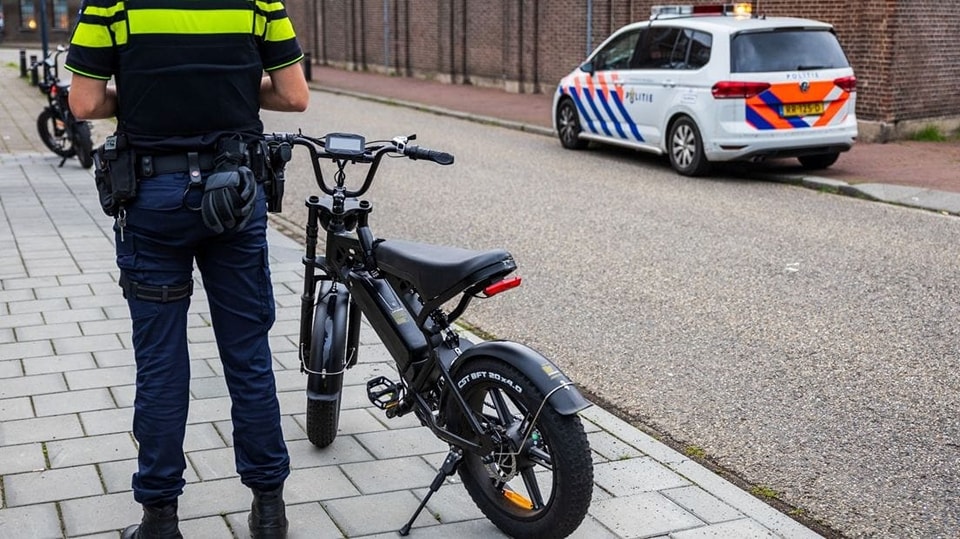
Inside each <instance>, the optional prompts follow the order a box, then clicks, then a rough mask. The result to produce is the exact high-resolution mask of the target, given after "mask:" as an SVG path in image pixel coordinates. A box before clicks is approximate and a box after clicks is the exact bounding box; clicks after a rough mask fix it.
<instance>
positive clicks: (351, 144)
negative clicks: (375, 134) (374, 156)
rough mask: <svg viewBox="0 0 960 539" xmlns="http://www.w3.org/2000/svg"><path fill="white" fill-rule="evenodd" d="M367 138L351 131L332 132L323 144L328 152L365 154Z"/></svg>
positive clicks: (348, 154)
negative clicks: (350, 132)
mask: <svg viewBox="0 0 960 539" xmlns="http://www.w3.org/2000/svg"><path fill="white" fill-rule="evenodd" d="M365 144H366V140H364V138H363V137H362V136H360V135H353V134H349V133H330V134H328V135H327V137H326V141H325V142H324V144H323V146H324V148H326V150H327V153H331V154H334V155H343V156H356V155H363V148H364V145H365Z"/></svg>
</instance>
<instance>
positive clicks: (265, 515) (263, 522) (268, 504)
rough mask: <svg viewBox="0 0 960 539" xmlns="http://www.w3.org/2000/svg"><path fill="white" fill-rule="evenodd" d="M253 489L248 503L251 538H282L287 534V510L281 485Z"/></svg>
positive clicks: (248, 522)
mask: <svg viewBox="0 0 960 539" xmlns="http://www.w3.org/2000/svg"><path fill="white" fill-rule="evenodd" d="M252 490H253V503H252V504H250V518H248V519H247V524H249V525H250V536H251V537H253V539H284V538H285V537H286V536H287V512H286V509H285V507H284V505H283V485H280V486H279V487H277V488H276V489H274V490H269V491H264V490H257V489H252Z"/></svg>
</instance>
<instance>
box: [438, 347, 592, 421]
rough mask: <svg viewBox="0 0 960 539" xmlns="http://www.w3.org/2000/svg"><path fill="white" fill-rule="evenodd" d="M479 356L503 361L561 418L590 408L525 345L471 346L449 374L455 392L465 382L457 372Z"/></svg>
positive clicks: (553, 367) (546, 361)
mask: <svg viewBox="0 0 960 539" xmlns="http://www.w3.org/2000/svg"><path fill="white" fill-rule="evenodd" d="M481 357H488V358H493V359H497V360H500V361H503V362H505V363H507V364H508V365H510V366H512V367H513V368H515V369H517V370H518V371H520V372H521V373H523V374H524V375H525V376H526V377H527V378H529V379H530V381H531V382H533V385H535V386H536V387H537V389H539V390H540V391H541V392H542V393H543V394H544V395H547V396H548V398H547V402H548V403H549V404H550V406H551V407H552V408H553V409H554V410H556V411H557V413H559V414H561V415H573V414H575V413H577V412H579V411H581V410H583V409H585V408H587V407H589V406H590V402H589V401H587V399H585V398H584V397H583V395H581V394H580V391H579V390H578V389H577V388H576V386H574V385H573V382H571V381H570V379H569V378H567V375H565V374H563V372H562V371H561V370H560V369H559V368H558V367H557V366H556V365H554V364H553V362H552V361H550V360H549V359H547V358H545V357H544V356H543V355H541V354H540V353H539V352H537V351H536V350H533V349H532V348H530V347H528V346H524V345H522V344H519V343H515V342H510V341H484V342H481V343H479V344H476V345H474V346H471V347H470V348H468V349H467V350H466V351H465V352H464V353H463V354H462V355H461V356H460V357H459V358H457V360H456V362H455V363H454V364H453V368H452V369H451V373H450V374H451V378H452V379H453V383H454V384H456V387H457V388H458V389H459V388H461V387H463V385H464V384H465V383H466V381H467V380H466V379H461V378H460V376H459V375H458V373H459V372H460V371H461V370H462V369H463V368H464V367H465V366H466V365H468V364H469V363H470V362H471V361H474V360H476V359H478V358H481ZM558 388H559V389H558Z"/></svg>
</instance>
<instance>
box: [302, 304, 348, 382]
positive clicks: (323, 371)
mask: <svg viewBox="0 0 960 539" xmlns="http://www.w3.org/2000/svg"><path fill="white" fill-rule="evenodd" d="M349 306H350V292H348V291H347V290H346V288H345V287H341V289H340V290H339V291H338V292H337V293H336V294H329V295H326V296H324V297H323V299H321V300H320V301H319V302H318V303H317V308H316V311H315V312H314V315H313V333H312V337H311V340H310V356H309V358H308V362H307V398H308V399H310V400H326V401H332V400H336V399H337V397H338V396H339V395H340V390H341V389H342V388H343V370H344V368H345V365H344V361H345V358H346V347H347V315H348V313H349V311H350V309H349Z"/></svg>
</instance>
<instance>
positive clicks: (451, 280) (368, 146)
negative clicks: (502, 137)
mask: <svg viewBox="0 0 960 539" xmlns="http://www.w3.org/2000/svg"><path fill="white" fill-rule="evenodd" d="M414 138H415V137H414V136H409V137H397V138H394V139H392V140H388V141H372V142H367V141H366V140H365V139H364V137H362V136H359V135H355V134H344V133H334V134H328V135H325V136H323V137H310V136H307V135H303V134H273V135H268V136H266V140H267V144H268V146H270V147H271V148H272V149H271V152H270V153H271V154H274V155H275V154H277V153H281V154H284V155H285V156H286V157H285V159H286V160H289V158H290V154H291V150H292V148H293V147H294V146H302V147H305V148H306V149H307V150H309V153H310V158H311V161H312V164H313V170H314V174H315V176H316V181H317V185H318V187H319V188H320V190H321V191H322V192H323V195H322V196H317V195H314V196H310V197H308V198H307V199H306V205H307V208H308V217H307V225H306V248H305V255H304V258H303V263H304V265H305V269H306V270H305V272H304V280H303V295H302V306H301V309H302V312H301V320H300V361H301V370H302V371H303V372H304V373H305V374H306V376H307V391H306V393H307V401H306V425H307V434H308V437H309V439H310V441H311V443H313V444H314V445H316V446H318V447H325V446H328V445H330V444H331V443H333V441H334V439H335V438H336V436H337V429H338V423H339V415H340V400H341V390H342V387H343V376H344V372H345V371H346V370H347V369H349V368H351V367H352V366H354V365H355V364H356V363H357V354H358V352H359V351H360V324H361V315H362V316H363V317H365V319H366V320H367V322H368V323H369V324H370V325H371V326H372V327H373V329H374V330H375V331H376V333H377V335H378V336H379V337H380V339H381V340H382V341H383V344H384V345H385V346H386V348H387V350H388V351H389V353H390V355H391V356H392V357H393V359H394V361H395V362H396V368H397V376H398V378H397V380H390V379H388V378H386V377H377V378H374V379H372V380H369V381H367V394H368V397H369V399H370V401H371V402H372V403H373V404H374V405H375V406H377V407H378V408H380V409H382V410H384V411H385V413H386V416H387V417H388V418H395V417H401V416H404V415H406V414H409V413H413V414H415V415H416V417H417V418H419V420H420V423H422V424H423V425H424V426H426V427H427V428H428V429H430V431H431V432H433V434H434V435H436V436H437V438H439V439H441V440H443V441H444V442H446V443H447V444H449V448H450V449H449V453H448V454H447V456H446V458H445V460H444V462H443V464H442V465H441V466H440V469H439V471H438V472H437V475H436V477H435V478H434V480H433V482H432V484H431V486H430V489H429V491H428V492H427V494H426V495H425V496H424V498H423V500H422V501H421V503H420V505H419V507H417V508H416V510H415V512H414V513H413V516H412V517H411V518H410V520H409V521H408V522H407V523H406V524H405V525H404V526H403V527H402V528H401V529H400V534H401V535H407V534H408V533H409V531H410V528H411V526H412V525H413V522H414V520H416V518H417V516H418V515H419V514H420V512H421V511H422V510H423V508H424V507H425V506H426V503H427V501H428V499H429V498H430V496H432V495H433V493H434V492H436V491H437V489H439V488H440V486H441V485H442V484H443V483H444V482H445V480H446V478H447V477H448V476H451V475H453V474H454V473H459V475H460V478H461V480H462V482H463V485H464V487H466V489H467V491H468V492H469V494H470V496H471V498H473V501H474V502H475V503H476V504H477V506H478V507H479V508H480V510H481V511H482V512H483V514H484V515H486V517H487V518H488V519H489V520H490V521H492V522H493V523H494V524H495V525H496V526H497V527H498V528H500V529H501V530H502V531H503V532H504V533H506V534H508V535H510V536H513V537H529V538H534V537H565V536H567V535H569V534H571V533H572V532H573V531H574V530H575V529H576V528H577V527H578V526H579V525H580V523H581V522H582V520H583V518H584V516H585V515H586V513H587V510H588V508H589V505H590V499H591V496H592V487H593V464H592V460H591V455H590V447H589V444H588V441H587V436H586V434H585V432H584V429H583V425H582V423H581V420H580V417H579V416H578V415H577V414H578V412H580V411H581V410H583V409H584V408H586V407H588V406H589V405H590V403H589V402H588V401H587V400H585V399H584V397H583V396H582V395H581V393H580V392H579V391H578V390H577V389H576V387H575V386H574V384H573V382H571V381H570V379H569V378H568V377H567V376H566V375H564V374H563V373H562V372H561V370H560V369H559V368H558V367H557V366H556V365H554V364H553V363H552V362H551V361H550V360H548V359H547V358H545V357H544V356H542V355H541V354H539V353H538V352H536V351H534V350H533V349H531V348H529V347H527V346H524V345H522V344H518V343H513V342H509V341H498V340H495V341H483V342H478V343H473V342H470V341H469V340H468V339H467V338H466V337H465V336H462V335H460V334H459V333H458V332H457V331H455V329H454V327H453V322H454V321H455V320H457V318H458V317H460V315H462V314H463V312H464V310H465V309H466V307H467V305H468V304H469V303H470V301H471V300H472V299H474V298H485V297H490V296H493V295H495V294H498V293H500V292H502V291H504V290H508V289H510V288H513V287H515V286H517V285H518V284H520V279H519V277H511V276H509V274H511V273H512V272H513V271H514V270H515V269H516V267H517V266H516V263H515V261H514V259H513V257H512V256H511V255H510V254H509V253H508V252H507V251H505V250H502V249H495V250H489V251H473V250H467V249H461V248H455V247H445V246H437V245H430V244H424V243H415V242H411V241H405V240H392V239H375V237H374V234H373V232H372V231H371V229H370V227H369V223H368V220H369V216H370V213H371V211H372V210H373V206H372V204H371V203H370V201H369V200H363V199H361V198H360V197H361V196H362V195H363V194H364V193H365V192H366V191H367V190H368V189H369V188H370V186H371V183H372V182H373V179H374V177H375V175H376V173H377V170H378V167H379V165H380V162H381V160H382V159H383V157H384V156H402V157H407V158H410V159H415V160H416V159H421V160H427V161H433V162H435V163H438V164H441V165H448V164H451V163H453V156H452V155H450V154H448V153H444V152H438V151H433V150H427V149H424V148H421V147H418V146H414V145H411V144H410V143H409V142H410V141H411V140H413V139H414ZM321 161H324V162H326V161H332V162H333V163H335V165H336V168H337V170H336V173H335V174H334V181H333V182H331V183H327V180H325V179H324V176H323V173H322V171H321V166H320V163H321ZM348 164H362V165H366V166H367V167H368V168H367V171H366V176H365V179H364V180H363V183H362V184H360V186H359V188H356V189H350V188H348V187H347V186H346V174H345V168H346V166H347V165H348ZM326 166H329V164H328V165H326ZM356 183H359V182H356ZM320 229H322V230H323V231H325V233H326V238H325V242H324V246H323V248H324V254H322V255H318V254H317V249H318V241H319V238H318V233H319V231H320ZM458 298H459V299H458ZM448 302H449V304H450V305H455V306H454V307H453V308H452V310H450V312H445V310H444V309H442V307H443V306H444V305H446V304H448Z"/></svg>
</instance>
